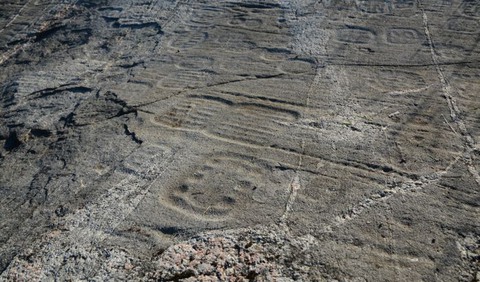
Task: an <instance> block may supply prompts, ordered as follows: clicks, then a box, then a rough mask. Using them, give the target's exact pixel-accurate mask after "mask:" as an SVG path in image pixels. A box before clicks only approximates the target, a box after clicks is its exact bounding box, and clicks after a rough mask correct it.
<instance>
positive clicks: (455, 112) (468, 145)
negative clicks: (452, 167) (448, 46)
mask: <svg viewBox="0 0 480 282" xmlns="http://www.w3.org/2000/svg"><path fill="white" fill-rule="evenodd" d="M417 2H418V4H420V1H419V0H418V1H417ZM419 6H420V5H419ZM421 11H422V17H423V27H424V30H425V35H426V37H427V40H428V45H429V47H430V54H431V57H432V61H433V64H434V66H435V69H436V71H437V75H438V79H439V80H440V83H441V85H442V90H443V95H444V97H445V99H446V100H447V104H448V108H449V110H450V117H451V118H452V121H453V122H454V123H455V124H456V125H457V127H458V128H459V130H460V133H461V134H462V136H464V138H465V145H464V149H465V153H466V155H467V156H466V158H465V164H466V165H467V167H468V171H469V172H470V173H471V174H472V176H473V178H474V179H475V182H477V184H478V185H480V175H479V173H478V171H477V169H476V168H475V166H474V165H473V158H472V153H473V152H474V151H476V150H477V148H476V144H475V140H474V139H473V138H472V136H471V134H470V133H469V132H468V130H467V127H466V126H465V123H464V122H463V120H462V119H461V118H460V115H461V111H460V109H459V108H458V106H457V101H456V99H455V97H454V96H453V95H452V92H453V91H452V86H451V85H450V83H448V81H447V79H446V78H445V74H444V73H443V70H442V69H441V68H440V64H439V62H438V56H437V54H436V49H435V44H434V42H433V39H432V36H431V33H430V29H429V27H428V16H427V13H425V11H424V10H423V9H421ZM452 130H453V128H452ZM454 132H455V131H454Z"/></svg>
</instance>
